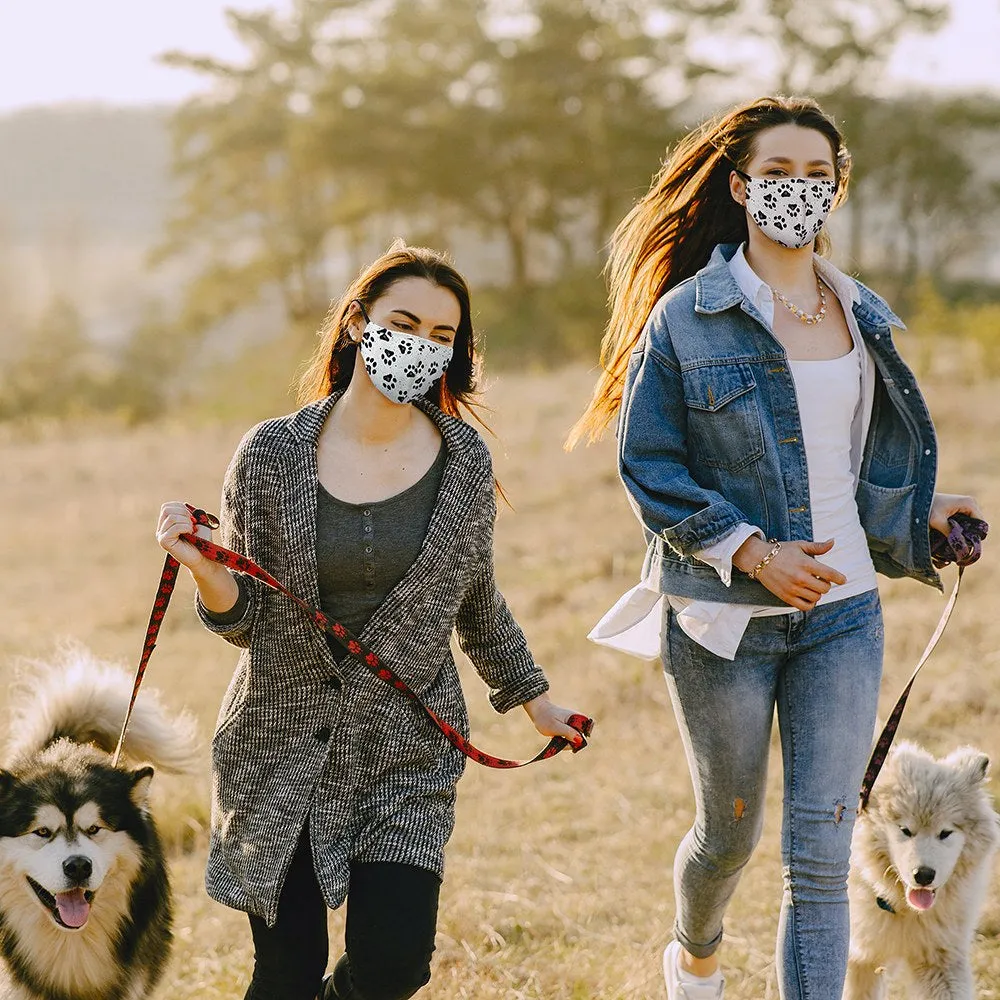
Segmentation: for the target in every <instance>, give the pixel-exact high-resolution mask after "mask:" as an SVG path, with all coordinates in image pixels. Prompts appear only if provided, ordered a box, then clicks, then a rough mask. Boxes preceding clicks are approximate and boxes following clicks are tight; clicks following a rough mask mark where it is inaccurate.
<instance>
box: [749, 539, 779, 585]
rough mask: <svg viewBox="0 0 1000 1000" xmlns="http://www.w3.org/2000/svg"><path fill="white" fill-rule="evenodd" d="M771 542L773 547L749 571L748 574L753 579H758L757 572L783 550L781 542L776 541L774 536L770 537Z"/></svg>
mask: <svg viewBox="0 0 1000 1000" xmlns="http://www.w3.org/2000/svg"><path fill="white" fill-rule="evenodd" d="M768 541H769V542H772V543H773V548H772V549H771V551H770V552H768V554H767V555H766V556H764V558H763V559H761V561H760V562H759V563H757V565H756V566H754V568H753V569H752V570H750V571H749V572H748V573H747V576H748V577H750V579H751V580H756V579H757V574H758V573H760V571H761V570H762V569H763V568H764V567H765V566H766V565H767V564H768V563H769V562H770V561H771V560H772V559H773V558H774V557H775V556H776V555H777V554H778V553H779V552H780V551H781V542H777V541H775V540H774V539H773V538H769V539H768Z"/></svg>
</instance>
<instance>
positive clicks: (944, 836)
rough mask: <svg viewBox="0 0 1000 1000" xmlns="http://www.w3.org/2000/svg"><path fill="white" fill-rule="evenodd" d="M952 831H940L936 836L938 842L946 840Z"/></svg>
mask: <svg viewBox="0 0 1000 1000" xmlns="http://www.w3.org/2000/svg"><path fill="white" fill-rule="evenodd" d="M952 832H953V831H952V830H942V831H941V832H940V833H939V834H938V840H947V839H948V838H949V837H950V836H951V835H952Z"/></svg>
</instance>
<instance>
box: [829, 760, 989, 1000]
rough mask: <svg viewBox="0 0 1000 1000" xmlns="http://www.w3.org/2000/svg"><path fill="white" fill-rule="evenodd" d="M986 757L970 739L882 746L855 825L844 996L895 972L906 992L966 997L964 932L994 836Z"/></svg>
mask: <svg viewBox="0 0 1000 1000" xmlns="http://www.w3.org/2000/svg"><path fill="white" fill-rule="evenodd" d="M988 767H989V759H988V758H987V757H986V755H985V754H983V753H981V752H980V751H978V750H975V749H972V748H971V747H963V748H961V749H959V750H956V751H954V753H952V754H950V755H949V756H947V757H945V758H943V759H941V760H937V759H935V758H934V757H932V756H931V755H930V754H929V753H927V752H926V751H925V750H922V749H921V748H920V747H918V746H916V745H915V744H912V743H905V742H904V743H900V744H899V745H898V746H897V747H896V748H895V749H894V750H893V751H892V753H890V755H889V758H888V760H887V761H886V764H885V769H884V770H883V771H882V774H881V776H880V777H879V780H878V782H877V784H876V785H875V789H874V791H873V792H872V796H871V799H870V800H869V804H868V808H867V809H866V810H865V812H863V813H862V814H861V815H860V816H859V817H858V821H857V824H856V826H855V829H854V840H853V842H852V850H851V875H850V880H849V891H850V899H851V953H850V961H849V965H848V972H847V984H846V986H845V989H844V1000H882V998H884V997H885V996H886V995H887V983H886V978H887V976H896V975H902V976H908V977H909V987H910V988H909V990H908V991H907V994H906V995H907V996H908V997H913V998H920V1000H972V998H973V996H974V988H973V980H972V967H971V964H970V961H969V953H970V950H971V946H972V935H973V932H974V930H975V927H976V921H977V920H978V918H979V913H980V910H981V908H982V904H983V899H984V896H985V894H986V890H987V888H988V885H989V879H990V866H991V862H992V859H993V855H994V853H995V852H996V850H997V847H998V844H1000V826H998V820H1000V817H998V816H997V814H996V812H994V810H993V805H992V803H991V800H990V797H989V794H988V793H987V791H986V789H985V787H984V785H985V780H986V772H987V768H988Z"/></svg>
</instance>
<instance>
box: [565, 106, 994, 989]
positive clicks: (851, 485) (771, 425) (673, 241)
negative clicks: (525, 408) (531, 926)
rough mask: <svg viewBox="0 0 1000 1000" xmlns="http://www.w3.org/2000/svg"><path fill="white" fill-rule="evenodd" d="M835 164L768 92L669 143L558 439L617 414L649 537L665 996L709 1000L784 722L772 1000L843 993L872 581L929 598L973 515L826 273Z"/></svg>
mask: <svg viewBox="0 0 1000 1000" xmlns="http://www.w3.org/2000/svg"><path fill="white" fill-rule="evenodd" d="M849 167H850V158H849V155H848V153H847V151H846V149H845V148H844V145H843V142H842V139H841V135H840V133H839V131H838V129H837V127H836V125H835V124H834V122H833V121H832V120H831V119H830V118H829V117H827V116H826V115H825V114H824V113H823V112H822V111H821V110H820V109H819V107H818V106H817V105H816V104H815V103H814V102H812V101H810V100H801V99H793V100H789V99H784V98H765V99H761V100H758V101H755V102H754V103H752V104H749V105H747V106H744V107H740V108H737V109H735V110H733V111H731V112H730V113H728V114H726V115H725V116H723V117H720V118H718V119H716V120H713V121H711V122H709V123H707V124H706V125H704V126H703V127H702V128H700V129H698V130H696V131H695V132H693V133H691V134H690V135H688V136H687V137H686V138H684V139H683V140H682V141H681V142H680V143H679V144H678V145H677V147H676V149H675V150H674V151H673V154H672V155H671V156H670V157H669V158H668V160H667V161H666V163H665V164H664V166H663V168H662V169H661V171H660V172H659V174H658V175H657V177H656V178H655V179H654V181H653V184H652V186H651V187H650V190H649V191H648V193H647V194H646V195H645V197H644V198H643V199H642V200H641V201H640V202H639V203H638V204H637V205H636V206H635V207H634V208H633V209H632V211H631V212H630V213H629V215H628V216H627V217H626V218H625V219H624V220H623V221H622V223H621V224H620V225H619V227H618V229H617V231H616V233H615V236H614V240H613V245H612V254H611V258H610V260H609V263H608V273H609V275H610V285H611V301H612V314H611V318H610V321H609V325H608V329H607V333H606V336H605V338H604V342H603V344H602V360H603V363H604V364H603V368H604V371H603V373H602V374H601V376H600V378H599V380H598V382H597V386H596V389H595V392H594V396H593V399H592V401H591V403H590V406H589V408H588V409H587V411H586V413H585V414H584V416H583V417H582V418H581V420H580V421H579V423H578V424H577V426H576V427H575V428H574V430H573V433H572V435H571V438H570V443H571V444H572V443H575V441H576V440H578V439H580V438H582V437H584V436H587V437H589V438H590V439H591V440H593V439H595V438H596V437H599V436H600V434H601V433H602V432H603V431H604V430H605V428H606V427H607V426H608V425H609V424H610V423H611V421H612V419H613V418H614V417H615V416H616V415H617V418H618V448H619V450H618V457H619V471H620V474H621V478H622V481H623V483H624V485H625V488H626V490H627V492H628V496H629V501H630V503H631V505H632V507H633V509H634V510H635V512H636V514H637V515H638V517H639V519H640V520H641V522H642V525H643V528H644V530H645V533H646V537H647V541H648V543H649V546H648V551H647V557H646V561H645V565H644V568H643V584H642V587H641V588H638V589H639V590H640V591H642V592H643V593H645V594H646V595H647V598H646V599H645V600H643V599H640V600H638V601H637V600H635V599H634V598H635V595H632V599H630V601H626V602H625V604H624V605H623V607H626V608H632V609H633V611H634V609H635V608H636V607H637V606H638V607H639V608H640V609H641V610H640V612H639V614H638V615H634V617H641V616H642V613H643V612H645V611H646V610H648V609H649V608H651V607H653V606H656V607H658V608H661V609H662V622H661V623H660V639H659V643H660V655H661V658H662V661H663V665H664V670H665V673H666V677H667V683H668V687H669V689H670V696H671V700H672V703H673V706H674V711H675V714H676V717H677V721H678V725H679V727H680V731H681V736H682V739H683V743H684V747H685V751H686V754H687V759H688V764H689V767H690V770H691V777H692V781H693V784H694V789H695V803H696V817H695V821H694V825H693V827H692V829H691V830H690V831H689V833H688V834H687V836H686V837H685V838H684V840H683V842H682V843H681V845H680V847H679V849H678V851H677V855H676V858H675V863H674V889H675V897H676V922H675V940H673V941H672V942H671V943H670V944H669V945H668V947H667V949H666V951H665V952H664V960H663V966H664V977H665V979H666V983H667V992H668V996H669V997H670V998H671V1000H677V998H682V997H683V998H687V1000H701V998H719V997H722V995H723V977H722V974H721V971H720V968H719V961H718V956H717V949H718V947H719V944H720V942H721V940H722V925H723V915H724V913H725V911H726V908H727V906H728V904H729V900H730V898H731V897H732V894H733V892H734V890H735V888H736V885H737V882H738V881H739V877H740V873H741V871H742V869H743V867H744V865H745V864H746V863H747V860H748V859H749V857H750V855H751V853H752V851H753V849H754V847H755V845H756V843H757V841H758V839H759V837H760V833H761V828H762V823H763V812H764V794H765V785H766V773H767V765H768V751H769V742H770V732H771V722H772V716H773V713H774V711H775V707H777V713H778V723H779V729H780V734H781V747H782V760H783V766H784V807H783V822H782V834H781V850H782V860H783V873H784V892H783V898H782V905H781V917H780V923H779V930H778V941H777V970H778V979H779V990H780V994H781V996H782V997H783V998H784V1000H800V998H812V1000H836V998H839V997H840V995H841V991H842V987H843V982H844V976H845V971H846V965H847V952H848V941H849V924H848V904H847V873H848V863H849V855H850V842H851V830H852V827H853V824H854V820H855V815H856V803H857V801H858V789H859V786H860V783H861V778H862V774H863V772H864V768H865V763H866V760H867V756H868V752H869V750H870V747H871V743H872V736H873V731H874V725H875V714H876V705H877V697H878V690H879V681H880V677H881V670H882V619H881V609H880V605H879V597H878V590H877V585H876V572H881V573H884V574H886V575H888V576H912V577H915V578H916V579H918V580H920V581H922V582H924V583H929V584H932V585H934V586H938V587H940V581H939V578H938V575H937V573H936V571H935V569H934V566H933V564H932V561H931V554H930V539H929V529H935V530H939V531H944V532H947V520H948V517H949V516H950V515H951V514H953V513H956V512H959V511H962V512H965V513H969V514H972V515H974V516H979V509H978V507H977V505H976V502H975V501H974V500H973V499H972V498H970V497H965V496H954V495H944V494H935V492H934V480H935V466H936V446H935V437H934V427H933V425H932V423H931V418H930V416H929V414H928V412H927V407H926V406H925V404H924V401H923V398H922V396H921V394H920V391H919V389H918V388H917V385H916V383H915V381H914V378H913V375H912V373H911V372H910V370H909V369H908V368H907V366H906V365H905V363H904V362H903V361H902V359H901V358H900V356H899V354H898V353H897V352H896V349H895V347H894V346H893V343H892V337H891V330H890V328H891V327H892V326H899V327H901V326H902V324H901V323H900V321H899V319H898V318H897V317H896V316H895V315H894V314H893V312H892V311H891V310H890V309H889V307H888V306H887V305H886V304H885V302H883V301H882V299H880V298H879V297H878V296H877V295H875V294H874V293H873V292H871V291H870V290H869V289H867V288H866V287H865V286H864V285H862V284H860V283H859V282H857V281H854V280H853V279H851V278H849V277H848V276H846V275H845V274H843V273H842V272H841V271H839V270H838V269H837V268H835V267H834V266H833V265H832V264H831V263H830V262H829V261H828V260H827V259H825V257H823V256H821V255H820V253H822V252H823V251H824V250H825V249H826V242H827V241H826V238H825V234H824V233H823V232H822V226H823V223H824V221H825V219H826V216H827V213H828V212H829V210H830V209H831V208H832V207H834V206H835V205H836V204H838V203H839V202H842V201H843V199H844V198H845V196H846V191H847V180H848V173H849ZM817 251H819V252H817ZM650 594H652V597H651V598H650V597H649V596H648V595H650ZM660 595H662V597H661V596H660Z"/></svg>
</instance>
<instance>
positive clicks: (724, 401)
mask: <svg viewBox="0 0 1000 1000" xmlns="http://www.w3.org/2000/svg"><path fill="white" fill-rule="evenodd" d="M682 378H683V380H684V402H685V404H686V405H687V411H688V413H687V417H688V453H689V454H690V456H691V460H692V462H694V463H699V464H701V465H707V466H709V467H711V468H715V469H726V470H728V471H730V472H735V471H736V470H738V469H742V468H744V467H745V466H747V465H750V464H751V463H752V462H756V461H757V460H758V459H760V458H761V457H762V456H763V454H764V433H763V430H762V429H761V423H760V412H759V410H758V406H757V393H756V392H754V390H755V389H756V387H757V383H756V381H755V380H754V377H753V372H752V371H751V369H750V366H749V365H747V364H730V365H703V366H702V367H699V368H691V369H688V370H687V371H685V372H683V373H682Z"/></svg>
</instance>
